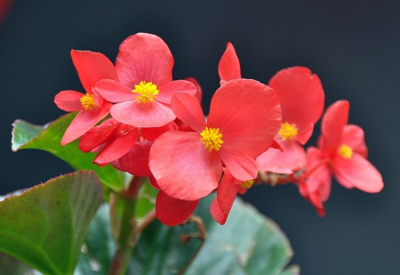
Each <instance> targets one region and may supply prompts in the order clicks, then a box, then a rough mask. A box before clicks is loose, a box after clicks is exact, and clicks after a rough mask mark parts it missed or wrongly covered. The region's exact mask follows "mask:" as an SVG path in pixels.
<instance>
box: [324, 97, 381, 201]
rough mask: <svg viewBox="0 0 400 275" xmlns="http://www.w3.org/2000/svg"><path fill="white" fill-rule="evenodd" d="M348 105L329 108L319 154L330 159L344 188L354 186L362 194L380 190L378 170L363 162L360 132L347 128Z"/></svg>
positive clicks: (363, 149)
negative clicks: (362, 192)
mask: <svg viewBox="0 0 400 275" xmlns="http://www.w3.org/2000/svg"><path fill="white" fill-rule="evenodd" d="M348 114H349V102H348V101H345V100H342V101H338V102H336V103H334V104H332V106H330V107H329V108H328V109H327V111H326V113H325V115H324V118H323V120H322V125H321V126H322V139H321V142H320V144H319V146H321V147H320V149H321V151H322V154H323V155H324V157H325V158H327V159H329V160H330V162H331V165H332V168H333V169H332V171H333V174H334V175H335V178H336V179H337V181H338V182H339V183H340V184H341V185H343V186H344V187H347V188H353V187H356V188H358V189H360V190H362V191H364V192H369V193H376V192H379V191H381V190H382V188H383V180H382V176H381V174H380V173H379V171H378V170H377V169H376V168H375V167H374V166H373V165H372V164H371V163H370V162H369V161H368V160H366V156H367V148H366V146H365V141H364V132H363V130H362V129H361V128H360V127H358V126H355V125H347V120H348Z"/></svg>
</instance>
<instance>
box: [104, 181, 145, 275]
mask: <svg viewBox="0 0 400 275" xmlns="http://www.w3.org/2000/svg"><path fill="white" fill-rule="evenodd" d="M141 185H142V180H141V177H134V178H133V179H132V181H131V182H130V184H129V186H128V189H126V190H124V191H122V192H121V193H120V194H117V195H118V198H119V199H120V200H121V202H122V209H123V210H122V219H121V224H120V231H119V235H118V238H117V251H116V252H115V255H114V258H113V261H112V263H111V268H110V272H109V275H124V274H125V273H126V268H127V266H128V261H129V256H130V255H131V253H132V250H133V247H134V246H135V244H136V240H137V236H138V232H137V226H136V222H135V206H136V201H137V196H138V193H139V190H140V187H141Z"/></svg>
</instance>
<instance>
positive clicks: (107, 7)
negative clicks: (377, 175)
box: [0, 0, 400, 275]
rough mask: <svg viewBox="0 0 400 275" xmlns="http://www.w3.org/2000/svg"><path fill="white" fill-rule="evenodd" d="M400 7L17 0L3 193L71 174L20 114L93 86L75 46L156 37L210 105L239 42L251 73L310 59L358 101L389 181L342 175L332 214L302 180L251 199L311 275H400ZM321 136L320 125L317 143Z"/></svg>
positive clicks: (6, 48)
mask: <svg viewBox="0 0 400 275" xmlns="http://www.w3.org/2000/svg"><path fill="white" fill-rule="evenodd" d="M399 14H400V2H399V1H385V0H380V1H372V0H366V1H355V0H346V1H344V0H342V1H307V0H305V1H298V0H264V1H243V0H242V1H239V0H220V1H212V0H208V1H175V0H170V1H150V0H147V1H99V0H97V1H94V0H86V1H82V0H73V1H27V0H25V1H23V0H16V1H14V3H13V5H12V6H11V8H10V9H9V12H8V14H7V16H6V17H5V19H4V20H3V22H2V25H1V27H0V91H1V99H2V106H3V107H2V108H1V120H0V122H1V126H0V127H1V135H0V147H1V157H2V163H3V165H2V174H3V175H5V176H4V177H3V178H2V181H1V184H0V193H1V194H5V193H8V192H10V191H13V190H16V189H20V188H27V187H31V186H33V185H36V184H38V183H40V182H45V181H47V180H48V179H50V178H52V177H56V176H58V175H60V174H64V173H68V172H70V171H71V169H70V167H69V166H68V165H66V164H64V163H63V162H62V161H61V160H58V159H57V158H55V157H54V156H52V155H50V154H48V153H45V152H41V151H30V150H22V151H20V152H18V153H13V152H12V151H11V148H10V147H11V145H10V138H11V124H12V123H13V121H14V120H15V119H18V118H21V119H24V120H27V121H29V122H32V123H35V124H40V125H41V124H45V123H47V122H49V121H52V120H55V119H57V118H58V117H59V116H60V115H62V114H64V112H62V111H61V110H59V109H57V107H56V106H55V105H54V103H53V98H54V96H55V94H56V93H58V92H59V91H61V90H65V89H75V90H80V91H83V88H82V87H81V84H80V82H79V79H78V76H77V74H76V71H75V68H74V66H73V64H72V61H71V58H70V50H71V49H78V50H92V51H99V52H102V53H104V54H105V55H107V56H108V57H109V58H110V59H111V60H112V61H114V60H115V57H116V55H117V53H118V46H119V44H120V43H121V42H122V41H123V40H124V39H125V38H126V37H128V36H129V35H131V34H134V33H137V32H150V33H154V34H157V35H158V36H160V37H162V38H163V39H164V40H165V41H166V43H167V44H168V45H169V47H170V49H171V51H172V53H173V54H174V57H175V67H174V77H175V78H176V79H180V78H185V77H188V76H193V77H195V78H197V80H198V81H199V82H200V84H201V86H202V88H203V91H204V93H205V95H204V100H203V103H204V106H205V110H208V107H207V106H208V104H209V102H210V98H211V95H212V93H213V92H214V91H215V90H216V88H217V87H218V85H219V78H218V74H217V65H218V61H219V58H220V57H221V55H222V53H223V52H224V50H225V45H226V43H227V42H228V41H230V42H232V43H233V44H234V46H235V48H236V50H237V53H238V56H239V59H240V61H241V64H242V75H243V77H246V78H254V79H257V80H259V81H262V82H265V83H267V82H268V80H269V79H270V77H271V76H272V75H273V74H275V73H276V72H277V71H278V70H280V69H282V68H285V67H289V66H294V65H302V66H307V67H309V68H310V69H311V70H312V71H313V72H314V73H316V74H317V75H318V76H319V77H320V79H321V81H322V84H323V86H324V89H325V93H326V106H328V105H330V104H332V103H333V102H334V101H336V100H339V99H348V100H349V101H350V103H351V108H350V121H349V122H350V123H353V124H358V125H360V126H361V127H363V128H364V130H365V132H366V142H367V146H368V147H369V150H370V154H369V160H370V161H371V162H372V163H373V164H374V165H375V166H376V167H377V168H378V169H379V170H380V171H381V173H382V175H383V178H384V182H385V188H384V190H383V191H382V192H381V193H380V194H366V193H363V192H361V191H358V190H347V189H345V188H343V187H341V186H339V185H338V184H337V183H336V182H333V188H332V194H331V198H330V200H329V201H328V202H327V204H326V208H327V216H326V217H325V218H320V217H318V215H317V214H316V213H315V211H314V209H313V208H312V206H311V205H310V204H308V203H307V202H306V201H305V200H304V199H303V198H301V197H300V195H299V194H298V191H297V189H296V188H295V187H294V186H278V187H268V186H261V187H257V188H253V189H252V190H250V192H248V194H247V195H246V196H245V198H244V199H245V200H247V201H249V202H251V203H252V204H253V205H255V206H256V207H257V208H258V209H259V210H260V211H261V212H262V213H264V214H266V215H267V216H269V217H270V218H272V219H273V220H275V221H276V222H277V223H278V225H279V226H280V227H281V228H282V229H283V231H284V232H285V233H286V234H287V236H288V238H289V240H290V242H291V244H292V247H293V250H294V253H295V254H294V258H293V260H292V263H295V264H299V265H300V267H301V274H306V275H309V274H311V275H321V274H324V275H333V274H335V275H337V274H351V275H353V274H363V275H376V274H399V271H398V266H399V265H398V261H399V259H400V250H399V247H400V237H399V232H400V214H399V213H400V185H399V184H398V180H397V172H398V170H397V169H398V167H397V165H398V164H399V153H400V150H399V138H400V130H399V126H400V118H399V114H400V112H399V111H398V106H399V103H400V92H399V88H400V76H399V74H400V16H399ZM318 133H319V124H318V125H317V127H316V131H315V133H314V134H315V135H314V137H313V139H312V140H311V145H312V144H313V143H314V142H315V139H316V135H318ZM0 218H1V217H0ZM228 222H229V220H228ZM243 234H246V232H243ZM266 257H268V255H266Z"/></svg>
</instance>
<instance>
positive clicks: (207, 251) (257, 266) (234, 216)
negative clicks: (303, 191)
mask: <svg viewBox="0 0 400 275" xmlns="http://www.w3.org/2000/svg"><path fill="white" fill-rule="evenodd" d="M213 197H214V196H209V197H208V198H205V199H202V200H201V201H200V203H199V206H198V207H197V209H196V212H195V214H196V215H198V216H201V217H202V219H203V221H204V224H205V226H206V229H207V235H208V237H207V240H206V241H205V243H204V245H203V247H202V249H201V250H200V253H199V254H198V255H197V257H196V258H195V260H194V261H193V262H192V264H191V265H190V266H189V268H188V269H187V270H186V272H185V273H184V274H185V275H201V274H233V275H258V274H263V275H265V274H268V275H274V274H276V275H278V274H279V275H295V274H298V273H299V268H298V267H297V266H293V267H290V268H288V269H286V270H285V267H286V265H287V263H288V262H289V261H290V259H291V257H292V254H293V252H292V249H291V247H290V244H289V242H288V240H287V238H286V237H285V235H284V233H283V232H282V231H281V230H280V229H279V227H278V226H277V225H276V224H275V223H274V222H273V221H271V220H270V219H268V218H266V217H264V216H262V215H261V214H260V213H259V212H258V211H257V210H256V209H254V208H253V207H252V206H250V205H249V204H246V203H244V202H242V200H240V199H239V198H238V199H236V202H235V204H234V205H233V207H232V210H231V213H230V215H229V219H228V221H227V223H226V224H225V225H224V226H221V225H219V224H218V223H216V222H215V221H214V220H213V219H212V217H211V215H210V213H209V205H210V203H211V200H212V198H213ZM107 208H108V207H107V206H103V208H102V209H101V210H100V211H99V212H98V213H97V216H96V218H95V219H94V220H93V222H92V224H91V225H90V228H91V229H90V232H93V234H98V235H99V236H97V237H96V238H93V237H92V236H90V235H88V236H87V238H86V247H87V248H88V249H87V251H86V253H85V254H84V255H83V256H82V257H81V259H80V262H79V264H78V269H77V273H76V275H78V274H82V275H83V274H85V275H95V274H103V275H106V274H107V272H108V268H109V267H110V263H111V257H112V253H111V250H113V249H115V247H114V245H113V244H112V243H111V242H110V240H111V239H112V237H111V233H110V230H109V229H108V226H107V224H108V216H107V212H108V210H107ZM196 233H198V230H197V227H196V225H195V224H193V223H190V224H187V225H184V226H175V227H167V226H165V225H162V224H161V223H160V222H159V221H154V222H153V223H152V224H151V225H150V226H149V227H148V228H147V229H146V230H145V231H144V232H143V234H142V236H141V237H140V239H139V241H138V243H137V245H136V247H135V250H134V252H133V254H132V256H131V260H130V262H129V265H128V272H127V274H141V275H172V274H179V271H181V270H182V269H183V268H184V267H185V266H186V264H187V263H188V262H189V261H190V259H191V258H192V257H193V255H194V254H195V253H196V250H197V248H198V247H199V245H200V244H201V241H200V240H199V239H195V238H194V239H191V241H190V242H189V243H188V244H186V245H183V244H182V241H181V237H182V236H184V235H190V234H192V235H193V234H196ZM89 260H90V261H91V262H92V265H90V264H89ZM93 263H95V264H94V265H93ZM90 266H92V267H93V266H94V267H95V269H97V270H98V271H94V270H91V269H90ZM88 267H89V268H88Z"/></svg>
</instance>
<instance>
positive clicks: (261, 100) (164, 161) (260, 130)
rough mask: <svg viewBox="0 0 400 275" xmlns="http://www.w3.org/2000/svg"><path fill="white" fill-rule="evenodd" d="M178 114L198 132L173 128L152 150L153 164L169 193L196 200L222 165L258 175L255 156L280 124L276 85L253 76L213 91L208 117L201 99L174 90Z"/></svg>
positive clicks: (241, 174)
mask: <svg viewBox="0 0 400 275" xmlns="http://www.w3.org/2000/svg"><path fill="white" fill-rule="evenodd" d="M172 108H173V110H174V112H175V114H176V116H177V117H178V118H179V119H180V120H181V121H183V122H184V123H185V124H187V125H188V126H189V127H191V128H192V129H193V130H194V131H195V132H176V131H170V132H167V133H165V134H164V135H162V136H160V137H159V138H158V139H157V140H156V141H155V142H154V144H153V147H152V149H151V151H150V170H151V172H152V173H153V175H154V177H155V178H156V179H157V182H158V185H159V187H160V189H161V190H163V191H164V192H165V193H166V194H167V195H169V196H171V197H174V198H176V199H180V200H191V201H195V200H198V199H200V198H202V197H205V196H207V195H208V194H210V193H211V192H212V191H213V190H214V189H215V188H217V186H218V182H219V180H220V178H221V173H222V167H223V165H224V166H226V167H227V169H229V171H230V172H231V173H232V176H233V177H234V178H236V179H238V180H241V181H247V180H250V179H253V178H255V177H256V176H257V172H258V167H257V163H256V162H255V158H256V157H257V156H258V155H259V154H261V153H262V152H264V151H265V150H267V149H268V148H269V147H270V146H271V144H272V141H273V137H274V136H275V134H276V133H277V131H278V128H279V125H280V124H281V110H280V105H279V99H278V96H277V95H276V93H275V92H274V90H272V89H271V88H269V87H268V86H266V85H264V84H262V83H260V82H258V81H255V80H250V79H237V80H232V81H229V82H227V83H226V84H224V85H223V86H221V87H220V88H219V89H218V90H217V91H216V92H215V94H214V96H213V98H212V101H211V106H210V114H209V116H208V120H207V122H205V120H204V115H203V112H202V109H201V107H200V105H199V103H198V101H197V100H196V99H195V98H194V97H193V96H190V95H188V94H181V93H180V94H175V95H174V97H173V99H172Z"/></svg>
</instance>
